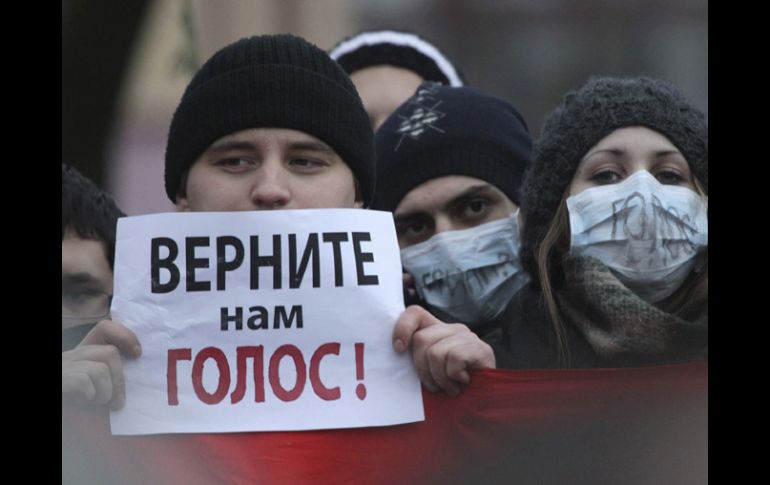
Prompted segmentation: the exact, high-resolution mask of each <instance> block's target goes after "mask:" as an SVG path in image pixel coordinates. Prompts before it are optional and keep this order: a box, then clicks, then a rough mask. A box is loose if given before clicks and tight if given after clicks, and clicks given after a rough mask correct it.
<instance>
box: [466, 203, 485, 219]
mask: <svg viewBox="0 0 770 485" xmlns="http://www.w3.org/2000/svg"><path fill="white" fill-rule="evenodd" d="M488 207H489V201H487V200H484V199H475V200H472V201H470V202H468V204H466V205H465V215H467V216H479V215H481V214H483V213H485V212H486V210H487V208H488Z"/></svg>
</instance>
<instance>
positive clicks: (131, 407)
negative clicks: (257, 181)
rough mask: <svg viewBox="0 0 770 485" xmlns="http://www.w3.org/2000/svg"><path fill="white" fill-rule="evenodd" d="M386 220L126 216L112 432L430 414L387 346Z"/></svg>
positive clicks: (390, 252) (397, 297) (395, 306)
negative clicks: (135, 342)
mask: <svg viewBox="0 0 770 485" xmlns="http://www.w3.org/2000/svg"><path fill="white" fill-rule="evenodd" d="M400 269H401V264H400V258H399V251H398V245H397V239H396V235H395V229H394V227H393V219H392V215H391V214H389V213H385V212H378V211H361V210H350V209H324V210H292V211H264V212H239V213H186V214H155V215H150V216H140V217H128V218H123V219H121V220H120V222H119V224H118V236H117V250H116V262H115V295H114V297H113V308H112V314H113V316H114V317H115V318H117V319H119V320H121V321H123V322H126V325H127V326H128V327H129V328H130V329H131V330H132V331H134V332H135V333H136V336H137V337H138V338H139V339H140V340H141V342H142V346H143V356H142V358H141V359H138V360H136V361H127V362H125V363H124V364H125V367H124V370H125V374H126V379H125V382H126V398H127V400H126V406H125V407H124V408H123V409H122V410H121V411H120V412H114V413H112V415H111V423H112V431H113V433H115V434H147V433H165V432H235V431H256V430H299V429H322V428H339V427H359V426H381V425H390V424H399V423H407V422H413V421H419V420H422V419H424V414H423V410H422V395H421V393H420V384H419V379H418V376H417V374H416V372H415V370H414V365H413V363H412V362H411V359H410V358H409V356H408V355H398V354H397V353H395V352H393V349H392V346H391V343H390V342H391V332H392V329H393V322H395V321H396V319H397V318H398V316H399V315H400V314H401V312H402V311H403V298H402V281H401V271H400Z"/></svg>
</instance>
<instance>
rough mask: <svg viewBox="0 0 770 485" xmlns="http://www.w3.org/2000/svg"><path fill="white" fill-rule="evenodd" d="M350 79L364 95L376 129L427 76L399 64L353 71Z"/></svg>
mask: <svg viewBox="0 0 770 485" xmlns="http://www.w3.org/2000/svg"><path fill="white" fill-rule="evenodd" d="M350 80H351V81H353V84H355V86H356V90H357V91H358V95H359V96H361V102H363V104H364V108H366V112H367V113H368V114H369V120H370V121H371V122H372V129H373V130H374V131H377V128H379V127H380V125H382V124H383V123H384V122H385V120H386V119H388V116H390V114H391V113H393V112H394V111H396V108H398V107H399V106H401V104H403V102H404V101H406V100H407V99H409V98H410V97H411V96H412V95H413V94H414V92H415V91H417V87H418V86H419V85H420V84H421V83H422V82H423V78H421V77H420V76H418V75H417V74H415V73H414V72H412V71H410V70H408V69H403V68H400V67H395V66H372V67H367V68H364V69H361V70H359V71H356V72H354V73H353V74H351V76H350Z"/></svg>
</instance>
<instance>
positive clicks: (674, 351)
mask: <svg viewBox="0 0 770 485" xmlns="http://www.w3.org/2000/svg"><path fill="white" fill-rule="evenodd" d="M563 268H564V275H565V286H564V287H563V288H562V289H561V290H557V291H556V294H557V296H558V300H559V308H560V310H561V313H562V316H563V318H565V320H566V321H567V323H568V324H569V325H572V326H573V328H574V329H575V330H577V331H578V332H579V333H580V334H582V335H583V337H584V338H585V339H586V341H587V342H588V343H589V345H590V346H591V347H592V348H593V350H594V352H596V354H597V355H598V356H599V357H601V358H602V359H604V360H606V361H608V362H611V363H613V364H616V365H618V366H624V365H625V366H630V365H654V364H668V363H675V362H683V361H687V360H693V359H697V358H701V357H705V356H706V355H707V353H708V307H707V306H706V307H705V308H704V309H703V311H702V312H701V313H700V314H699V315H698V316H697V317H696V318H695V319H694V320H693V321H687V320H684V319H682V318H680V317H678V316H676V315H673V314H670V313H667V312H665V311H663V310H661V309H659V308H657V307H656V306H654V305H652V304H650V303H647V302H646V301H644V300H642V299H641V298H639V297H638V296H637V295H636V294H634V293H633V292H632V291H631V290H629V289H628V288H626V287H625V286H624V285H623V284H622V283H621V282H620V281H619V280H618V279H617V278H616V277H615V276H614V275H613V274H612V272H611V271H610V270H609V268H608V267H607V266H606V265H604V264H602V263H601V262H599V261H598V260H596V259H594V258H591V257H574V256H567V257H566V258H565V259H564V261H563Z"/></svg>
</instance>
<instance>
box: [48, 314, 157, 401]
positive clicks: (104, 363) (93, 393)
mask: <svg viewBox="0 0 770 485" xmlns="http://www.w3.org/2000/svg"><path fill="white" fill-rule="evenodd" d="M141 353H142V349H141V346H140V345H139V340H138V339H137V338H136V335H134V333H133V332H132V331H131V330H129V329H128V328H126V327H125V326H124V325H122V324H121V323H119V322H114V321H111V320H102V321H101V322H99V323H98V324H97V325H96V326H95V327H94V328H93V329H92V330H91V331H90V332H89V333H88V335H86V336H85V338H84V339H83V341H82V342H81V343H80V345H78V346H77V347H75V348H74V349H72V350H69V351H67V352H62V399H63V400H66V401H71V402H78V403H83V404H107V403H109V404H110V407H111V408H112V409H120V408H122V407H123V405H124V404H125V400H126V398H125V382H124V378H123V362H122V361H121V355H123V356H125V357H129V358H136V357H139V355H141Z"/></svg>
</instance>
